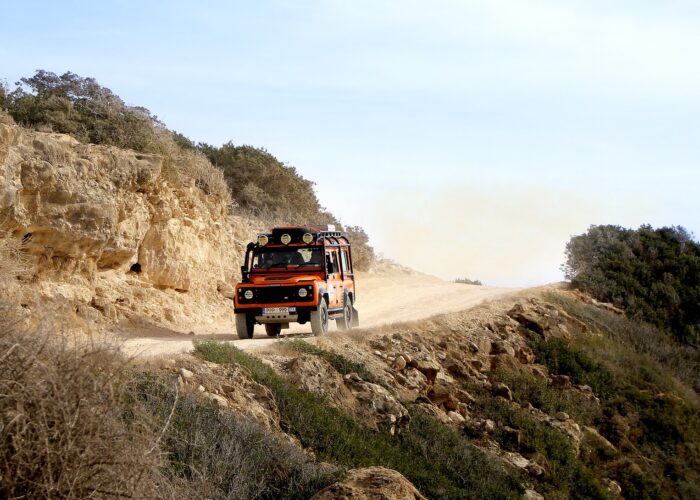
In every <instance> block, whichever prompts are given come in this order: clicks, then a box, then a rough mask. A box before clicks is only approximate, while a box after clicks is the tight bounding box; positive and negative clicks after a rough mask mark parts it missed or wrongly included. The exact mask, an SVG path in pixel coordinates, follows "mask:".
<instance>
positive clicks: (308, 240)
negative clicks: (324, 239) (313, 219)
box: [301, 233, 314, 245]
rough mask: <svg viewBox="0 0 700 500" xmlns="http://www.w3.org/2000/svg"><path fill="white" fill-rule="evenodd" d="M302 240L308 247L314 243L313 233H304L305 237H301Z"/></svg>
mask: <svg viewBox="0 0 700 500" xmlns="http://www.w3.org/2000/svg"><path fill="white" fill-rule="evenodd" d="M301 240H302V241H303V242H304V243H306V244H307V245H308V244H310V243H311V242H312V241H314V235H313V234H311V233H304V236H302V237H301Z"/></svg>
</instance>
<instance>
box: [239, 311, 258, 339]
mask: <svg viewBox="0 0 700 500" xmlns="http://www.w3.org/2000/svg"><path fill="white" fill-rule="evenodd" d="M253 327H255V319H254V318H253V317H252V316H248V315H247V314H236V333H237V334H238V338H239V339H241V340H247V339H252V338H253Z"/></svg>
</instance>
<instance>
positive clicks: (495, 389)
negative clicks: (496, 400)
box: [491, 382, 513, 401]
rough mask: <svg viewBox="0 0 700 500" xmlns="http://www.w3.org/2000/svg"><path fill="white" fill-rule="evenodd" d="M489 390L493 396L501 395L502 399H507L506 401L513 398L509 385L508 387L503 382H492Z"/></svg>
mask: <svg viewBox="0 0 700 500" xmlns="http://www.w3.org/2000/svg"><path fill="white" fill-rule="evenodd" d="M491 392H492V393H493V395H494V396H499V397H502V398H504V399H507V400H508V401H511V400H512V399H513V393H512V392H511V390H510V387H508V386H507V385H506V384H504V383H503V382H496V383H495V384H493V386H492V387H491Z"/></svg>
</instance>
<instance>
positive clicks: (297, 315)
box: [234, 226, 359, 339]
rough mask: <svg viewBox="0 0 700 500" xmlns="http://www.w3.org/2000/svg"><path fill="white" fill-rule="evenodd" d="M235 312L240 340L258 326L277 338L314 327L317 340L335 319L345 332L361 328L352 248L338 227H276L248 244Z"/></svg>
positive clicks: (248, 335) (235, 296)
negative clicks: (296, 325)
mask: <svg viewBox="0 0 700 500" xmlns="http://www.w3.org/2000/svg"><path fill="white" fill-rule="evenodd" d="M241 275H242V278H243V279H242V281H241V282H240V283H238V284H237V285H236V291H235V295H234V307H235V309H234V311H235V313H236V331H237V333H238V338H241V339H250V338H253V327H254V326H255V324H256V323H257V324H263V325H265V331H266V332H267V334H268V335H269V336H270V337H276V336H278V335H279V334H280V332H281V330H282V329H283V328H289V323H292V322H297V323H299V324H302V325H303V324H305V323H307V322H310V323H311V331H312V332H313V334H314V335H323V334H325V333H326V332H327V331H328V323H329V320H331V319H335V322H336V325H338V328H339V329H341V330H349V329H350V328H352V327H353V326H358V324H359V321H358V313H357V310H356V309H355V307H354V304H355V297H356V296H355V277H354V275H353V271H352V251H351V248H350V242H349V241H348V239H347V237H345V236H344V235H343V234H342V233H340V232H339V231H336V230H335V226H308V227H276V228H274V229H273V230H272V233H270V234H260V235H258V241H257V242H251V243H248V247H247V249H246V254H245V263H244V264H243V266H241Z"/></svg>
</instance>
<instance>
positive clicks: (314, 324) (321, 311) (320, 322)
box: [311, 299, 328, 337]
mask: <svg viewBox="0 0 700 500" xmlns="http://www.w3.org/2000/svg"><path fill="white" fill-rule="evenodd" d="M327 332H328V304H326V301H325V300H324V299H321V302H319V304H318V308H317V309H316V310H315V311H311V333H313V334H314V335H316V336H317V337H320V336H322V335H325V334H326V333H327Z"/></svg>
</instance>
